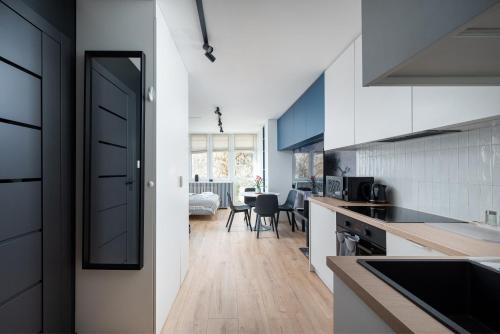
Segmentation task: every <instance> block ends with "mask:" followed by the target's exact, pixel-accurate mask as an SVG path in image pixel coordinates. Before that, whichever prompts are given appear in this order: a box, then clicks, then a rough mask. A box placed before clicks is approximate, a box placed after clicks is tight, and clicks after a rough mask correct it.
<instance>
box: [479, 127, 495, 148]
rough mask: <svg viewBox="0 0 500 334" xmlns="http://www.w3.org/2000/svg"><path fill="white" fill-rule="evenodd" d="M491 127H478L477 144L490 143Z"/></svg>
mask: <svg viewBox="0 0 500 334" xmlns="http://www.w3.org/2000/svg"><path fill="white" fill-rule="evenodd" d="M491 135H492V131H491V127H484V128H481V129H479V145H491V139H492V138H491Z"/></svg>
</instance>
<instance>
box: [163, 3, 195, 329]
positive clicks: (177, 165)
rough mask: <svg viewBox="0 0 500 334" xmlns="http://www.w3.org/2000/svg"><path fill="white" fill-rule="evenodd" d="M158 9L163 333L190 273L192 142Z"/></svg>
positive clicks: (184, 77)
mask: <svg viewBox="0 0 500 334" xmlns="http://www.w3.org/2000/svg"><path fill="white" fill-rule="evenodd" d="M156 9H157V10H156V59H157V62H156V90H157V100H156V239H155V264H156V266H155V313H156V319H155V322H156V333H159V332H160V331H161V328H162V326H163V324H164V323H165V320H166V319H167V315H168V312H169V310H170V308H171V306H172V303H173V301H174V299H175V296H176V295H177V291H178V290H179V287H180V285H181V283H182V281H183V279H184V277H185V275H186V271H187V267H188V249H189V217H188V212H189V207H188V188H189V187H188V186H189V174H188V171H189V169H188V168H189V167H188V166H189V163H188V158H189V137H188V73H187V71H186V68H185V67H184V64H183V62H182V59H181V57H180V56H179V53H178V51H177V48H176V46H175V44H174V42H173V40H172V37H171V35H170V31H169V29H168V26H167V23H166V21H165V16H164V15H163V13H162V11H161V7H160V6H159V5H157V7H156ZM181 176H182V179H183V182H182V187H181V186H180V184H179V177H181Z"/></svg>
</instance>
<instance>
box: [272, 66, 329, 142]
mask: <svg viewBox="0 0 500 334" xmlns="http://www.w3.org/2000/svg"><path fill="white" fill-rule="evenodd" d="M324 128H325V80H324V75H323V74H322V75H321V76H320V77H319V78H318V79H317V80H316V81H315V82H314V83H313V84H312V85H311V86H310V87H309V88H308V89H307V90H306V91H305V92H304V94H302V96H301V97H300V98H299V99H298V100H297V101H296V102H295V103H294V104H293V105H292V106H291V107H290V109H288V111H287V112H286V113H284V114H283V115H282V116H281V117H280V118H279V119H278V149H279V150H285V149H291V148H294V147H297V146H300V145H302V144H303V143H307V142H308V141H311V140H314V139H316V138H317V137H318V136H319V135H322V134H323V132H324Z"/></svg>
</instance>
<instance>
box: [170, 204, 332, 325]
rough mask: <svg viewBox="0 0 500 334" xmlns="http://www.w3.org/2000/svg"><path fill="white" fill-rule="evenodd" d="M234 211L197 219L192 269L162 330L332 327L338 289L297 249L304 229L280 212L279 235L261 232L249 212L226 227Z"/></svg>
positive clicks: (303, 238) (194, 225) (192, 224)
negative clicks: (254, 229) (247, 218)
mask: <svg viewBox="0 0 500 334" xmlns="http://www.w3.org/2000/svg"><path fill="white" fill-rule="evenodd" d="M228 214H229V210H219V211H218V213H217V215H216V216H214V217H212V218H200V217H198V218H194V219H191V221H190V223H191V231H192V232H191V237H190V238H191V239H190V269H189V272H188V274H187V277H186V279H185V280H184V283H183V285H182V287H181V289H180V291H179V294H178V295H177V298H176V300H175V302H174V305H173V307H172V309H171V312H170V314H169V317H168V319H167V321H166V323H165V325H164V328H163V330H162V334H170V333H176V334H177V333H272V334H274V333H332V332H333V320H332V318H333V296H332V294H331V293H330V291H329V290H328V288H327V287H326V286H325V285H324V284H323V283H322V282H321V281H320V280H319V278H318V277H317V276H316V274H314V273H311V272H309V270H308V261H307V259H306V257H305V256H304V255H303V254H302V253H301V252H300V251H299V249H298V247H300V246H303V245H305V234H304V233H303V232H295V233H293V232H292V231H291V227H290V225H289V224H288V222H286V221H285V220H282V221H280V224H279V231H280V239H276V235H275V234H274V233H273V232H263V233H261V238H260V239H256V236H255V233H251V232H250V231H249V230H247V229H246V227H245V224H244V222H243V214H237V215H236V216H235V219H234V223H233V227H232V229H231V232H229V233H228V232H226V230H225V224H226V219H227V216H228ZM282 216H284V215H282ZM252 219H253V216H252ZM285 219H286V218H285Z"/></svg>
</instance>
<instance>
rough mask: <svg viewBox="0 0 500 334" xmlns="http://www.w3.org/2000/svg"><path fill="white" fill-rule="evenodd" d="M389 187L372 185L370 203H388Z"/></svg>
mask: <svg viewBox="0 0 500 334" xmlns="http://www.w3.org/2000/svg"><path fill="white" fill-rule="evenodd" d="M386 191H387V186H386V185H383V184H379V183H374V184H372V189H371V191H370V202H372V203H387V193H386Z"/></svg>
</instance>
